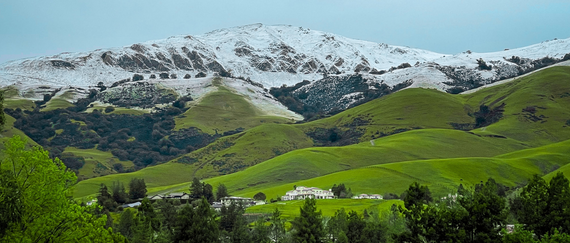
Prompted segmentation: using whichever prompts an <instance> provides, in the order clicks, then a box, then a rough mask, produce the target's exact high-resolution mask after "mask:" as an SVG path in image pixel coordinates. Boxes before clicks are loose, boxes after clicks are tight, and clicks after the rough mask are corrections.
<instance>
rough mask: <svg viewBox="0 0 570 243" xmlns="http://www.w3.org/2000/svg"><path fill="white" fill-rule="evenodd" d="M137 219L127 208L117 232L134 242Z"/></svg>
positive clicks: (120, 219)
mask: <svg viewBox="0 0 570 243" xmlns="http://www.w3.org/2000/svg"><path fill="white" fill-rule="evenodd" d="M134 221H135V217H134V214H133V212H132V210H131V209H129V208H127V209H125V210H124V211H123V212H122V213H121V218H119V225H118V226H117V230H118V231H119V233H121V234H122V235H123V236H125V237H126V238H127V239H129V240H132V237H133V228H134V226H135V222H134Z"/></svg>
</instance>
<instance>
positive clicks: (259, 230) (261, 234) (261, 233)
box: [251, 217, 272, 243]
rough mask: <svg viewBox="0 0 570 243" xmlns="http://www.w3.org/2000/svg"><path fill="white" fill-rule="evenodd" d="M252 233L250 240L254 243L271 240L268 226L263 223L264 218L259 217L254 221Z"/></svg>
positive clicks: (267, 242) (265, 242) (266, 242)
mask: <svg viewBox="0 0 570 243" xmlns="http://www.w3.org/2000/svg"><path fill="white" fill-rule="evenodd" d="M252 233H253V235H252V237H251V239H252V242H255V243H269V242H272V241H271V239H270V238H269V235H270V234H269V226H267V225H265V218H264V217H259V218H258V219H257V220H256V221H255V226H254V228H253V232H252Z"/></svg>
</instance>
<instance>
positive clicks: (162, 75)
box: [160, 73, 168, 79]
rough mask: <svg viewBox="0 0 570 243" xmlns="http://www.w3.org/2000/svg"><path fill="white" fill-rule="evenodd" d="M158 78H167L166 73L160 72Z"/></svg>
mask: <svg viewBox="0 0 570 243" xmlns="http://www.w3.org/2000/svg"><path fill="white" fill-rule="evenodd" d="M160 78H161V79H168V73H161V74H160Z"/></svg>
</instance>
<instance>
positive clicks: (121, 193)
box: [111, 181, 129, 204]
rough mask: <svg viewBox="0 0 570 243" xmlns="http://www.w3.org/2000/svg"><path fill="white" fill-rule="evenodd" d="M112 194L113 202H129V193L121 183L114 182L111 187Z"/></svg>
mask: <svg viewBox="0 0 570 243" xmlns="http://www.w3.org/2000/svg"><path fill="white" fill-rule="evenodd" d="M111 192H112V195H113V200H115V202H117V203H118V204H123V203H126V202H127V200H128V198H129V197H128V195H127V192H125V185H123V183H122V182H120V181H113V185H112V186H111Z"/></svg>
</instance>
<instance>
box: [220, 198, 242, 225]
mask: <svg viewBox="0 0 570 243" xmlns="http://www.w3.org/2000/svg"><path fill="white" fill-rule="evenodd" d="M244 213H245V208H244V207H243V205H241V204H239V203H235V202H232V203H231V204H230V205H229V206H227V207H226V206H225V205H223V206H222V208H221V209H220V229H221V230H222V231H225V232H228V233H229V232H232V231H233V230H234V228H235V227H236V222H237V221H238V219H239V218H241V217H243V214H244Z"/></svg>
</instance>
